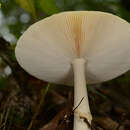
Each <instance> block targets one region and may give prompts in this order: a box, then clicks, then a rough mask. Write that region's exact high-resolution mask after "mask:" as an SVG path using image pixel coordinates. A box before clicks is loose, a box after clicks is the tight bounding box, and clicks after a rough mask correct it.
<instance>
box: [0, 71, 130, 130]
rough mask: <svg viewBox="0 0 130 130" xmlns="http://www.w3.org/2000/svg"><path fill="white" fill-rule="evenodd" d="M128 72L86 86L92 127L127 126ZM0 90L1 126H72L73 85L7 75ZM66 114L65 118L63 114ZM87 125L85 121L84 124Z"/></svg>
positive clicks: (32, 129) (57, 129)
mask: <svg viewBox="0 0 130 130" xmlns="http://www.w3.org/2000/svg"><path fill="white" fill-rule="evenodd" d="M129 77H130V73H129V72H128V73H126V74H125V75H122V76H121V77H119V78H117V79H114V80H112V81H109V82H106V83H103V84H98V85H91V86H88V94H89V103H90V108H91V112H92V115H93V120H92V126H93V128H92V130H130V80H129ZM3 84H5V87H3V88H1V90H0V130H66V129H67V130H72V129H73V111H72V109H73V87H67V86H61V85H54V84H47V83H45V82H42V81H40V80H37V79H35V78H33V77H29V78H28V81H27V82H26V85H27V86H25V87H24V89H21V88H20V87H19V86H18V84H17V83H16V81H15V80H14V77H13V76H9V77H8V79H7V82H5V83H4V81H3ZM65 115H66V116H67V118H65ZM87 125H88V124H87Z"/></svg>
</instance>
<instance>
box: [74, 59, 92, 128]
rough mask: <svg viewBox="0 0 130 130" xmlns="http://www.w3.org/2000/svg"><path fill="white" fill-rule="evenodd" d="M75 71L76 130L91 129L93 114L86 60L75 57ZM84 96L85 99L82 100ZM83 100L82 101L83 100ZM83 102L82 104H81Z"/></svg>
mask: <svg viewBox="0 0 130 130" xmlns="http://www.w3.org/2000/svg"><path fill="white" fill-rule="evenodd" d="M72 65H73V71H74V108H76V107H77V106H78V105H79V106H78V107H77V108H76V109H75V111H74V130H90V129H91V128H90V127H89V125H88V123H87V121H88V122H89V124H91V120H92V116H91V112H90V108H89V102H88V94H87V88H86V78H85V60H84V59H83V58H78V59H75V60H74V61H73V63H72ZM82 98H83V100H82ZM81 100H82V102H81ZM80 102H81V104H79V103H80Z"/></svg>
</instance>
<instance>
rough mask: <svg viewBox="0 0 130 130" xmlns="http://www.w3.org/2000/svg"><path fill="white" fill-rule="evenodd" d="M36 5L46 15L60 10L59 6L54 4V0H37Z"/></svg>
mask: <svg viewBox="0 0 130 130" xmlns="http://www.w3.org/2000/svg"><path fill="white" fill-rule="evenodd" d="M38 5H39V7H40V9H41V10H42V11H44V12H45V13H46V14H48V15H52V14H54V13H58V12H60V8H59V7H58V6H57V5H56V3H55V2H54V0H39V1H38Z"/></svg>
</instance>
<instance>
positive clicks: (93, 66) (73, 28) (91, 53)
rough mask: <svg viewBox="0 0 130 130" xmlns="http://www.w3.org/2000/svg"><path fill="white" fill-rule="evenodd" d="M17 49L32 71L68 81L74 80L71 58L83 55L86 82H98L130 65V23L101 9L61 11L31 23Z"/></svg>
mask: <svg viewBox="0 0 130 130" xmlns="http://www.w3.org/2000/svg"><path fill="white" fill-rule="evenodd" d="M15 52H16V58H17V60H18V62H19V64H20V65H21V66H22V67H23V68H24V69H25V70H26V71H27V72H29V73H30V74H31V75H33V76H35V77H37V78H39V79H41V80H45V81H49V82H53V83H60V84H67V85H68V84H73V70H72V65H71V63H72V61H73V60H74V59H75V58H80V57H81V58H84V59H86V80H87V83H99V82H103V81H106V80H110V79H113V78H115V77H117V76H118V75H120V74H122V73H124V72H126V71H127V70H128V69H129V68H130V58H129V56H130V25H129V23H127V22H126V21H124V20H122V19H121V18H119V17H117V16H114V15H112V14H108V13H103V12H98V11H74V12H64V13H59V14H56V15H53V16H50V17H48V18H45V19H43V20H41V21H39V22H37V23H35V24H33V25H32V26H31V27H29V28H28V29H27V31H25V33H24V34H23V35H22V36H21V38H20V39H19V41H18V43H17V46H16V50H15Z"/></svg>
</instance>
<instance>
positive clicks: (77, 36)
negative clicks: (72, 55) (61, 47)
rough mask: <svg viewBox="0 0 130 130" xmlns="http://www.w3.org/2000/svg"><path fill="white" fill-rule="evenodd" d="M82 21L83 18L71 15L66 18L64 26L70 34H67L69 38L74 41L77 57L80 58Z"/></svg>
mask: <svg viewBox="0 0 130 130" xmlns="http://www.w3.org/2000/svg"><path fill="white" fill-rule="evenodd" d="M82 20H83V16H79V15H72V16H67V17H66V24H67V26H68V30H69V32H70V33H69V34H70V37H71V38H72V39H73V41H74V44H75V45H74V46H75V51H76V55H77V57H80V49H81V44H82V41H83V30H82V23H83V21H82ZM67 35H68V34H67Z"/></svg>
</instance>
